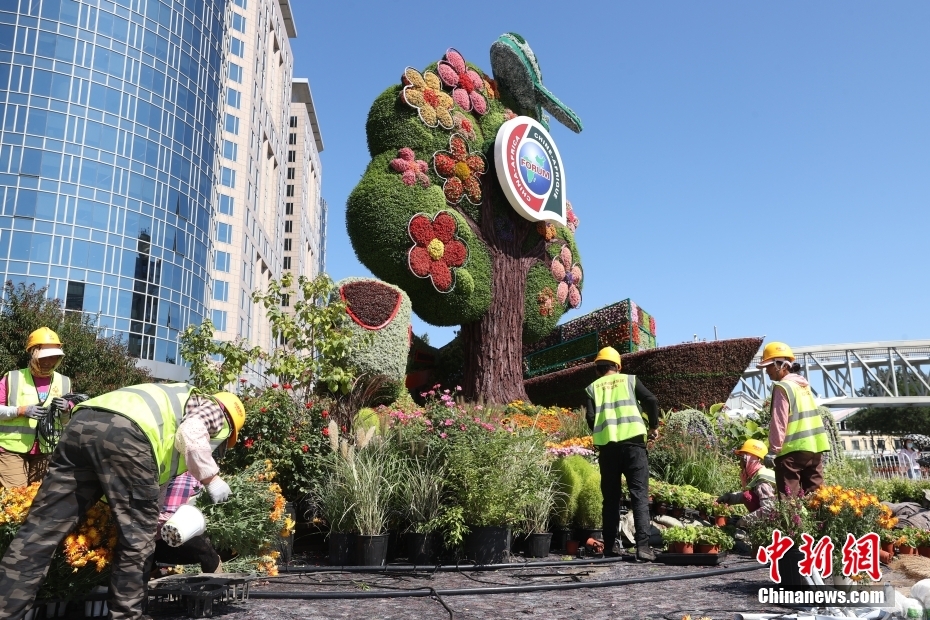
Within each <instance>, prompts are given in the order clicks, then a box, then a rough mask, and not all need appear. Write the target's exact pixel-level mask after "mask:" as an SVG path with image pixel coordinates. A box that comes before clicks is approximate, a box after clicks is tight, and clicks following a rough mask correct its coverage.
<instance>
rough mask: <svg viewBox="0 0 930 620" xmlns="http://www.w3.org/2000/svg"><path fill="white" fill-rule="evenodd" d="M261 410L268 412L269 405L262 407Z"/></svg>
mask: <svg viewBox="0 0 930 620" xmlns="http://www.w3.org/2000/svg"><path fill="white" fill-rule="evenodd" d="M260 411H261V412H262V413H268V407H262V408H261V410H260Z"/></svg>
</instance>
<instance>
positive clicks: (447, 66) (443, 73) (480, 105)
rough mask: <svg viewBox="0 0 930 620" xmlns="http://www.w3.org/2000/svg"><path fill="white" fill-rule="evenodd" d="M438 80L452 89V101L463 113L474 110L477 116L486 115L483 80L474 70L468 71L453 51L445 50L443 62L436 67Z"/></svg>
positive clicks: (451, 49)
mask: <svg viewBox="0 0 930 620" xmlns="http://www.w3.org/2000/svg"><path fill="white" fill-rule="evenodd" d="M436 71H437V72H438V73H439V77H440V79H441V80H442V81H443V83H444V84H445V85H446V86H449V87H452V88H453V91H452V99H454V100H455V102H456V103H457V104H458V105H459V107H460V108H462V109H463V110H465V111H470V110H472V109H473V108H474V110H475V112H477V113H478V114H487V113H488V102H487V101H485V99H484V97H483V96H482V95H481V91H483V90H484V89H485V84H484V79H483V78H482V77H481V76H480V75H478V72H477V71H475V70H474V69H469V68H468V66H467V65H466V64H465V59H464V58H462V55H461V54H460V53H459V52H458V51H457V50H455V49H453V48H451V47H450V48H449V49H448V50H446V55H445V58H444V59H443V60H440V61H439V65H438V66H437V67H436Z"/></svg>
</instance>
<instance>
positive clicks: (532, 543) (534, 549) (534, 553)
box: [524, 532, 552, 558]
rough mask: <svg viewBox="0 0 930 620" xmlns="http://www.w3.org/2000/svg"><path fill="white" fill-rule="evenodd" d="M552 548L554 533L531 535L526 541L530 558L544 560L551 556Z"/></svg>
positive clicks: (527, 555) (527, 553) (526, 554)
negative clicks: (550, 550)
mask: <svg viewBox="0 0 930 620" xmlns="http://www.w3.org/2000/svg"><path fill="white" fill-rule="evenodd" d="M551 548H552V533H551V532H543V533H541V534H530V535H529V536H528V537H527V539H526V552H525V553H524V555H525V556H526V557H528V558H544V557H547V556H548V555H549V549H551Z"/></svg>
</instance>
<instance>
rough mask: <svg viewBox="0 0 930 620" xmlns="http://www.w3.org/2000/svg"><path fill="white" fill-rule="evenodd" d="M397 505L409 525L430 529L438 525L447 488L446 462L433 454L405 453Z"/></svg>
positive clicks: (416, 529) (420, 530) (423, 530)
mask: <svg viewBox="0 0 930 620" xmlns="http://www.w3.org/2000/svg"><path fill="white" fill-rule="evenodd" d="M402 455H403V456H404V457H406V458H402V459H401V460H400V461H399V463H400V464H399V467H400V471H399V472H398V473H399V476H398V482H399V484H398V489H397V505H398V512H399V513H400V516H401V519H402V520H403V521H404V522H405V529H406V530H407V531H410V532H418V533H423V534H425V533H428V532H431V531H433V530H434V529H436V528H438V527H439V525H440V523H439V520H440V516H441V515H442V509H443V506H442V497H443V491H444V490H445V478H446V471H445V465H444V464H443V463H442V462H441V461H440V460H439V459H437V458H435V457H433V456H431V455H429V454H423V455H420V454H416V453H414V454H409V453H402Z"/></svg>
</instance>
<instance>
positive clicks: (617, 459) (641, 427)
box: [585, 347, 659, 562]
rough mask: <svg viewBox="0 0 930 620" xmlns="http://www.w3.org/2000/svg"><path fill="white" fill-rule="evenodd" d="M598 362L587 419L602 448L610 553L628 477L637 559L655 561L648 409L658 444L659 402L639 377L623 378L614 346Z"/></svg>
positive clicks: (606, 549) (589, 390)
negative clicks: (651, 538) (645, 418)
mask: <svg viewBox="0 0 930 620" xmlns="http://www.w3.org/2000/svg"><path fill="white" fill-rule="evenodd" d="M594 363H595V368H596V369H597V374H598V377H599V378H598V379H597V380H596V381H595V382H594V383H592V384H591V385H589V386H588V387H587V389H586V390H585V391H586V392H587V394H588V402H587V415H586V418H587V421H588V427H589V428H591V432H592V434H593V436H594V445H595V446H596V447H597V448H598V458H597V460H598V465H599V467H600V470H601V493H602V494H603V496H604V505H603V519H604V520H603V524H604V554H605V555H615V553H614V551H613V549H614V543H615V542H616V539H617V530H618V528H619V526H620V477H621V476H626V484H627V487H628V488H629V489H630V499H631V500H632V504H633V527H634V529H635V530H636V533H635V537H636V559H637V560H640V561H643V562H651V561H653V560H655V554H654V553H653V552H652V549H651V548H650V547H649V530H650V524H649V460H648V458H647V456H646V425H645V423H644V422H643V415H642V409H645V410H646V413H647V414H648V416H649V428H650V431H649V438H650V439H654V438H655V437H656V435H657V434H658V431H657V429H658V427H659V400H658V399H657V398H656V397H655V396H654V395H653V394H652V392H650V391H649V390H647V389H646V388H645V387H644V386H643V384H642V383H640V382H639V381H638V380H637V379H636V377H635V376H634V375H624V374H621V373H620V354H619V353H617V351H616V349H614V348H613V347H605V348H603V349H601V350H600V351H599V352H598V354H597V357H596V358H594ZM640 407H642V409H641V408H640Z"/></svg>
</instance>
